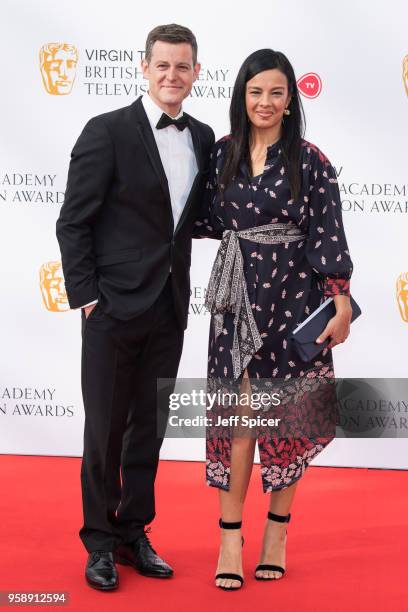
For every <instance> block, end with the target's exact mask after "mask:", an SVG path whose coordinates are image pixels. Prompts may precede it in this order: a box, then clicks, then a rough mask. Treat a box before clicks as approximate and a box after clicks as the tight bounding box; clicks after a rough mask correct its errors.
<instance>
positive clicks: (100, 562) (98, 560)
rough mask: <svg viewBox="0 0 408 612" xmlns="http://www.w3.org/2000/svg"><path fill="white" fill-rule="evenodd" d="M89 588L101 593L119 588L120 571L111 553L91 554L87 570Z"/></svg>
mask: <svg viewBox="0 0 408 612" xmlns="http://www.w3.org/2000/svg"><path fill="white" fill-rule="evenodd" d="M85 578H86V581H87V583H88V584H89V586H91V587H92V588H94V589H98V590H99V591H113V590H114V589H117V588H118V586H119V576H118V571H117V569H116V567H115V564H114V562H113V554H112V553H111V552H102V551H98V552H92V553H90V554H89V557H88V561H87V564H86V569H85Z"/></svg>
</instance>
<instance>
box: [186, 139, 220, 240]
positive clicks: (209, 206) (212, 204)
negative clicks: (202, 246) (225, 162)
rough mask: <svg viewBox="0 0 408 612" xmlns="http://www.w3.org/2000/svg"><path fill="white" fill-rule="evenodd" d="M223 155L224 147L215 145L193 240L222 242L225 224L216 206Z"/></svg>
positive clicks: (218, 144)
mask: <svg viewBox="0 0 408 612" xmlns="http://www.w3.org/2000/svg"><path fill="white" fill-rule="evenodd" d="M221 154H222V145H220V143H219V142H218V143H215V145H214V146H213V148H212V151H211V154H210V169H209V173H208V177H207V181H206V183H205V188H204V193H203V197H202V200H201V207H200V209H199V214H198V216H197V218H196V221H195V224H194V227H193V238H214V239H215V240H221V239H222V234H223V232H224V229H225V228H224V224H223V221H222V219H221V217H219V216H218V215H217V214H216V211H215V209H216V204H217V201H218V198H219V189H218V174H219V172H220V164H221V163H222V160H221Z"/></svg>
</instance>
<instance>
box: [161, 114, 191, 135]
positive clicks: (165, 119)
mask: <svg viewBox="0 0 408 612" xmlns="http://www.w3.org/2000/svg"><path fill="white" fill-rule="evenodd" d="M169 125H175V126H176V128H177V129H178V130H180V132H182V131H183V130H184V128H186V127H187V125H188V121H187V117H186V115H185V114H183V115H181V117H179V118H178V119H173V118H172V117H169V115H166V113H163V114H162V116H161V117H160V119H159V121H158V123H157V125H156V129H157V130H162V129H163V128H165V127H167V126H169Z"/></svg>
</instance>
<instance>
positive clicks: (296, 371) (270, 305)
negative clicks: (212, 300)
mask: <svg viewBox="0 0 408 612" xmlns="http://www.w3.org/2000/svg"><path fill="white" fill-rule="evenodd" d="M229 142H230V138H229V137H228V136H227V137H225V138H223V139H221V140H220V141H218V142H217V143H216V144H215V145H214V148H213V151H212V155H211V167H210V176H209V179H208V182H207V186H206V196H205V201H204V205H203V210H202V213H201V215H200V218H199V219H198V220H197V221H196V227H195V234H196V235H197V237H212V238H215V239H219V240H221V239H222V238H223V235H224V237H225V232H226V230H233V231H234V232H241V231H242V230H247V229H250V228H254V227H258V226H265V225H268V224H289V226H293V228H294V229H297V230H301V233H302V235H303V236H304V238H303V239H299V240H294V241H293V242H279V243H277V244H268V243H265V244H264V243H256V242H252V241H251V240H244V239H240V240H239V246H240V251H241V253H242V265H243V275H244V278H245V284H246V290H247V295H248V298H249V304H250V308H251V310H252V314H253V318H254V319H255V322H256V325H257V328H258V330H259V335H260V338H261V340H262V346H261V347H260V348H259V350H258V351H257V352H256V353H255V354H254V355H253V356H252V358H251V359H250V361H249V363H247V364H246V370H247V373H248V376H249V378H250V379H251V382H252V381H254V380H255V381H256V380H261V379H262V380H263V381H265V380H269V381H272V382H273V380H274V379H281V380H284V381H287V382H288V383H290V384H292V383H293V385H292V388H293V390H294V391H293V393H294V395H293V397H295V396H296V401H292V402H288V403H287V404H286V405H284V406H282V407H281V409H282V410H283V411H284V413H283V414H284V416H285V417H287V419H289V420H292V423H294V422H295V421H296V419H298V423H297V425H299V428H298V431H299V434H298V435H285V431H284V429H283V430H282V429H281V430H280V433H279V434H278V435H273V434H272V433H271V432H270V431H268V430H262V428H260V429H259V430H258V431H257V439H258V448H259V454H260V461H261V475H262V483H263V490H264V491H265V492H271V491H273V490H279V489H282V488H285V487H288V486H289V485H291V484H293V483H294V482H295V481H297V480H298V479H299V478H300V477H301V476H302V474H303V473H304V471H305V469H306V467H307V466H308V464H309V463H310V461H311V460H312V459H313V458H314V457H316V455H317V454H318V453H319V452H320V451H321V450H323V448H324V447H325V446H326V445H327V444H328V443H329V442H330V441H331V440H332V439H333V437H334V435H326V436H324V435H315V433H313V427H311V428H310V427H309V426H306V422H308V423H310V422H312V421H313V420H315V421H316V419H317V420H319V419H320V420H321V419H322V418H323V420H324V419H325V416H324V415H325V411H327V413H328V416H327V418H328V419H329V420H330V418H331V416H330V415H329V413H330V408H329V407H327V408H326V405H325V401H326V400H325V394H324V393H323V394H320V396H319V397H320V401H318V402H314V405H312V404H313V402H307V401H301V400H302V398H303V400H304V398H305V395H304V393H306V394H307V392H308V391H310V389H313V384H314V381H315V379H317V378H318V379H319V380H333V378H334V371H333V361H332V353H331V350H329V349H327V348H325V349H324V350H323V351H322V352H321V353H320V354H319V355H318V356H317V357H316V358H315V359H314V360H313V361H311V362H309V363H305V362H303V361H301V360H300V358H299V356H298V355H297V353H296V350H295V347H294V346H293V344H292V343H291V342H290V339H289V334H290V332H291V331H293V330H294V329H295V328H296V326H297V325H298V324H300V323H301V322H302V321H303V320H304V319H305V318H307V316H308V315H309V314H310V313H312V312H313V311H314V310H315V309H316V308H317V307H318V306H319V305H320V304H321V303H322V302H323V301H324V300H325V299H327V297H330V296H334V295H338V294H343V295H349V294H350V287H349V285H350V281H349V279H350V277H351V273H352V269H353V265H352V262H351V259H350V255H349V251H348V247H347V242H346V237H345V234H344V229H343V224H342V215H341V203H340V194H339V189H338V184H337V178H336V174H335V171H334V169H333V167H332V166H331V164H330V162H329V161H328V159H327V158H326V157H325V155H323V153H322V152H321V151H320V150H319V149H318V148H317V147H316V146H314V145H313V144H311V143H309V142H307V141H306V140H303V141H302V146H301V172H302V182H301V191H300V194H299V197H298V198H297V200H296V201H294V200H293V199H292V198H291V194H290V189H289V183H288V179H287V169H286V167H285V164H284V160H283V155H282V149H281V142H280V141H278V142H277V143H275V144H273V145H271V146H269V147H268V148H267V156H266V161H265V166H264V170H263V172H262V174H261V175H259V176H256V177H251V176H250V175H249V172H248V170H247V168H246V167H245V165H244V164H242V165H241V171H240V174H239V175H238V176H237V177H235V178H234V179H233V181H232V182H231V184H230V185H229V186H228V187H227V188H226V189H225V190H223V189H220V184H219V177H220V176H221V172H222V168H223V165H224V160H225V155H226V151H227V147H228V146H229ZM215 328H216V321H215V317H214V315H212V318H211V324H210V337H209V352H208V386H209V388H210V389H212V390H215V389H216V388H219V387H220V381H222V380H223V379H228V378H232V377H233V372H234V366H233V363H232V355H233V338H234V315H233V313H229V312H226V313H225V315H224V316H223V322H222V333H218V334H216V333H215ZM241 379H242V373H241ZM302 394H303V395H302ZM299 398H300V399H299ZM328 404H330V401H329V400H328ZM223 408H224V410H225V407H223ZM312 412H313V414H312ZM287 419H286V420H287ZM316 422H317V421H316ZM295 430H297V429H296V426H295ZM291 431H292V432H293V431H294V430H293V429H291ZM319 431H320V429H319ZM206 454H207V483H208V484H209V485H211V486H215V487H219V488H222V489H224V490H228V489H229V479H230V455H231V430H230V428H229V427H226V428H224V429H223V430H222V431H221V430H220V428H219V427H211V426H210V427H208V428H207V440H206Z"/></svg>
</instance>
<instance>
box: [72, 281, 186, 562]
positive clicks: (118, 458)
mask: <svg viewBox="0 0 408 612" xmlns="http://www.w3.org/2000/svg"><path fill="white" fill-rule="evenodd" d="M183 336H184V330H183V329H181V327H180V325H179V323H178V322H177V319H176V315H175V312H174V305H173V298H172V293H171V283H170V278H169V280H168V281H167V284H166V286H165V288H164V289H163V291H162V293H161V294H160V296H159V298H158V299H157V300H156V302H155V303H154V304H153V305H152V306H151V307H150V308H149V309H148V310H147V311H146V312H144V313H143V314H142V315H140V316H138V317H135V318H134V319H131V320H130V321H120V320H118V319H114V318H112V317H110V316H108V315H106V314H105V313H104V312H103V311H102V310H101V308H100V306H99V305H97V306H96V307H95V308H94V309H93V311H92V312H91V314H90V316H89V317H88V319H85V315H84V313H83V312H82V394H83V400H84V407H85V432H84V453H83V461H82V468H81V482H82V501H83V514H84V524H83V527H82V529H81V530H80V537H81V539H82V542H83V543H84V545H85V548H86V549H87V550H88V552H92V551H96V550H104V551H112V550H113V549H114V548H115V545H116V544H117V543H118V542H119V541H124V542H131V541H132V540H134V539H135V538H137V537H138V536H139V535H140V534H141V533H143V530H144V526H145V525H147V524H148V523H150V522H151V521H152V520H153V518H154V516H155V501H154V481H155V477H156V472H157V466H158V460H159V451H160V447H161V445H162V441H163V438H162V437H160V436H158V431H157V425H158V402H157V379H158V378H175V377H176V375H177V369H178V365H179V362H180V357H181V351H182V347H183ZM167 390H168V392H169V393H171V392H172V391H173V389H172V388H167ZM160 410H161V411H162V413H161V415H160V416H161V418H163V411H165V412H166V411H167V413H166V414H165V415H164V417H165V418H166V419H167V417H168V401H167V402H160ZM160 435H161V436H162V435H163V433H161V434H160Z"/></svg>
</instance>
